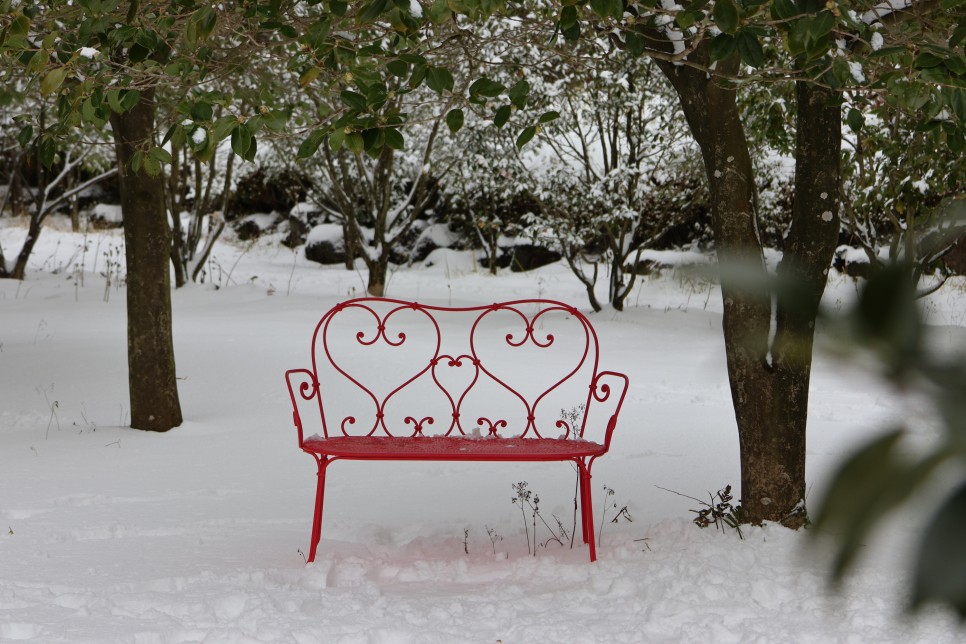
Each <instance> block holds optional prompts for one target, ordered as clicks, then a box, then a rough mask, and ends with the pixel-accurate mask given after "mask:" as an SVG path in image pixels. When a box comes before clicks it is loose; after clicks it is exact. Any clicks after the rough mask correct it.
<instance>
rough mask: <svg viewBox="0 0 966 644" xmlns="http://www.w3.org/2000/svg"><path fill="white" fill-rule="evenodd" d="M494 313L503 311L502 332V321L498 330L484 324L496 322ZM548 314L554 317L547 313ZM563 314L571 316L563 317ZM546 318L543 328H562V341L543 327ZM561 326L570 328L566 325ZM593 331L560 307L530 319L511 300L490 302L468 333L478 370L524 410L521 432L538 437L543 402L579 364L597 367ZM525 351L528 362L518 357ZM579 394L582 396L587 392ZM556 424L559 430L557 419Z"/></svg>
mask: <svg viewBox="0 0 966 644" xmlns="http://www.w3.org/2000/svg"><path fill="white" fill-rule="evenodd" d="M498 313H503V314H504V315H500V316H499V318H500V320H499V321H500V322H509V323H510V324H509V327H510V328H511V330H510V332H508V333H507V332H506V328H507V326H508V325H507V324H505V323H504V324H494V325H492V326H495V327H497V329H498V330H499V332H498V333H497V332H493V331H492V330H491V329H489V328H487V327H488V326H490V325H488V324H487V322H490V321H492V322H496V319H493V318H496V316H497V314H498ZM552 313H557V315H550V314H552ZM561 313H562V314H564V315H566V316H569V318H568V319H566V320H564V319H562V318H563V315H560V314H561ZM487 318H491V320H487ZM544 322H546V323H547V324H546V326H547V327H556V329H561V330H563V329H566V331H567V333H566V336H567V337H566V339H564V340H561V338H559V337H557V336H555V334H554V333H553V332H552V331H547V330H545V329H542V328H541V327H543V326H544V324H543V323H544ZM564 324H567V325H568V326H567V327H564V326H563V325H564ZM514 327H516V328H514ZM591 334H592V331H591V329H590V328H589V326H588V323H587V322H586V321H585V320H584V318H583V316H581V315H580V314H579V313H578V312H577V311H576V310H575V309H573V308H570V307H566V306H563V305H561V306H549V307H547V308H544V309H541V310H540V311H537V312H536V313H535V314H533V316H532V317H530V316H527V314H526V313H524V312H523V311H521V310H520V309H518V308H516V307H515V306H513V305H512V303H510V304H503V305H494V306H493V307H491V308H489V309H488V310H486V311H485V312H483V313H482V314H480V316H479V317H478V318H477V319H476V321H475V322H474V324H473V327H472V330H471V331H470V350H471V353H472V354H473V357H475V358H476V360H477V361H478V364H479V369H480V371H481V372H482V373H483V374H485V376H487V377H488V378H489V379H490V380H492V381H493V382H495V383H496V384H498V385H499V386H500V387H502V388H503V389H504V390H505V391H506V392H508V393H509V394H511V395H512V396H513V397H515V398H516V399H518V400H519V401H520V402H521V403H522V404H523V405H524V407H525V408H526V414H527V417H526V427H525V428H524V429H523V432H522V435H527V434H528V433H532V434H534V435H535V436H536V437H541V432H540V430H539V428H538V427H537V426H536V420H535V418H536V412H537V409H538V407H539V406H540V403H541V401H543V400H544V399H546V397H547V396H548V395H549V394H550V393H551V392H553V391H555V390H556V389H558V388H559V387H560V386H561V385H563V384H564V383H565V382H566V381H567V380H568V379H570V378H571V376H573V375H574V374H576V373H577V372H578V371H580V370H581V369H582V368H584V367H587V366H588V365H589V366H590V368H592V369H593V370H596V368H597V367H596V364H597V353H596V342H593V343H592V342H591ZM592 348H593V349H594V350H593V351H591V349H592ZM514 349H520V350H521V351H520V352H519V353H520V356H513V355H512V354H513V353H514V352H513V350H514ZM524 354H525V356H526V357H527V358H529V360H520V357H521V356H523V355H524ZM535 370H539V373H535ZM540 376H544V377H542V378H541V377H540ZM535 383H536V384H535ZM581 393H583V394H584V395H586V390H584V392H581ZM555 427H556V428H557V429H560V428H561V426H560V425H559V423H558V424H556V425H555ZM571 429H576V428H571ZM544 431H546V429H545V430H544ZM568 433H569V432H568Z"/></svg>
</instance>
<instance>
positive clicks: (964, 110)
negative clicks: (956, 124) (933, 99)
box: [944, 88, 966, 124]
mask: <svg viewBox="0 0 966 644" xmlns="http://www.w3.org/2000/svg"><path fill="white" fill-rule="evenodd" d="M944 98H945V100H946V104H947V105H949V108H950V109H951V110H952V111H953V114H955V115H956V118H957V119H959V121H960V123H963V124H966V90H963V89H960V88H955V89H952V88H951V89H948V90H944Z"/></svg>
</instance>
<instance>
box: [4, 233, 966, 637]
mask: <svg viewBox="0 0 966 644" xmlns="http://www.w3.org/2000/svg"><path fill="white" fill-rule="evenodd" d="M9 222H10V220H9V219H0V246H2V248H3V249H4V250H5V251H6V252H7V254H8V256H9V255H10V254H11V253H14V252H16V250H17V249H19V244H20V242H21V241H22V239H23V235H24V233H25V231H24V229H23V228H22V227H20V226H12V225H10V223H9ZM57 228H58V227H57V226H54V227H49V228H48V229H45V230H44V232H43V233H42V235H41V237H40V239H39V241H38V247H37V249H36V251H35V252H34V254H33V259H32V261H31V263H30V271H29V275H28V278H27V280H26V281H24V282H17V281H13V280H0V640H3V641H8V640H25V641H34V642H45V643H46V642H71V643H85V642H90V643H94V642H97V643H108V644H110V643H115V642H117V643H120V642H137V643H145V644H153V643H169V642H171V643H174V642H211V643H216V642H296V643H303V642H325V643H326V644H329V643H336V644H339V643H346V644H349V643H364V644H397V643H408V642H419V643H420V644H436V643H462V642H483V643H486V642H489V643H493V642H503V643H506V644H510V643H514V644H517V643H531V642H557V641H560V642H579V643H593V642H601V643H607V644H611V643H620V642H628V643H644V642H648V643H650V642H656V643H677V642H716V643H717V642H782V643H788V642H800V643H811V642H842V643H845V642H877V643H897V644H898V643H906V642H929V643H943V642H957V641H962V638H963V637H964V631H963V630H962V626H960V625H959V624H958V622H957V621H956V620H955V619H954V618H953V616H952V615H951V614H950V613H948V612H946V611H944V610H942V609H938V608H929V609H927V610H926V611H925V612H924V613H922V614H921V615H919V616H916V617H914V618H910V619H904V618H902V616H901V615H900V608H901V606H902V602H903V599H904V588H905V585H906V584H907V582H908V573H907V562H906V553H907V552H908V550H909V548H910V546H911V545H912V544H914V543H915V542H916V539H917V538H918V537H919V536H921V522H920V521H918V520H916V519H917V517H915V516H911V517H910V516H909V515H908V514H904V515H902V516H901V517H900V518H899V519H898V520H896V521H893V522H891V523H888V524H887V525H886V526H885V527H884V528H883V529H882V530H880V531H879V533H878V534H877V538H876V540H874V541H872V542H870V543H869V544H868V546H867V547H866V548H865V549H864V550H865V556H864V558H863V560H862V562H861V563H860V565H859V567H858V569H857V571H856V574H855V575H854V576H853V577H851V578H850V579H849V581H848V582H847V583H846V584H845V586H844V588H843V590H842V592H841V593H840V594H837V595H836V594H831V593H830V591H829V589H828V587H827V585H826V571H827V570H828V564H829V556H828V553H827V552H825V551H824V550H820V549H819V550H816V549H814V548H810V547H807V546H808V542H809V540H808V538H807V536H808V535H807V534H804V533H795V532H790V531H787V530H785V529H783V528H778V527H776V526H766V527H764V528H746V529H745V536H746V538H745V540H744V541H741V540H738V539H737V537H736V536H735V535H734V534H732V533H726V534H722V533H720V532H715V531H714V530H713V529H707V530H701V529H699V528H697V527H696V526H694V525H692V524H691V521H690V519H691V517H692V516H693V515H692V514H691V513H690V512H689V510H691V509H693V508H695V507H696V505H697V504H696V503H694V502H692V501H689V500H688V499H685V498H682V497H679V496H676V495H674V494H670V493H668V492H665V491H662V490H660V489H658V488H657V487H656V486H661V487H664V488H668V489H672V490H675V491H679V492H681V493H684V494H689V495H692V496H696V497H701V498H704V497H705V496H706V495H707V493H708V491H712V492H713V491H715V490H717V489H719V488H721V487H723V486H724V485H726V484H728V483H731V484H733V485H735V486H736V487H737V484H738V440H737V433H736V429H735V423H734V417H733V412H732V409H731V403H730V394H729V386H728V381H727V376H726V371H725V356H724V348H723V344H722V339H721V315H720V309H721V303H720V293H719V291H718V289H717V287H716V286H714V285H713V284H709V283H707V282H705V281H703V280H701V279H700V278H696V277H688V274H687V273H686V272H677V271H675V272H670V273H665V274H663V275H658V276H646V277H642V278H641V280H640V286H639V287H638V290H636V291H635V292H634V293H633V294H632V295H631V296H630V297H629V298H628V301H627V309H626V310H625V311H623V312H617V311H614V310H612V309H608V310H605V311H604V312H602V313H599V314H595V315H593V316H592V320H593V322H594V323H595V325H596V328H597V331H598V333H599V335H600V340H601V346H602V359H601V365H602V367H604V368H609V369H615V370H618V371H624V372H626V373H628V374H629V375H630V378H631V389H630V392H629V394H628V398H627V402H626V404H625V409H624V411H623V413H622V418H621V423H620V424H619V426H618V428H617V431H616V433H615V437H614V443H613V447H612V450H611V453H609V454H607V455H606V456H605V457H603V458H602V459H600V461H599V462H598V463H597V465H596V466H595V468H594V479H593V490H594V495H595V498H594V500H595V504H596V507H595V510H596V512H597V518H596V519H595V522H596V523H597V527H598V528H599V527H600V526H601V525H602V526H603V527H602V539H601V542H600V548H599V555H600V559H599V561H598V562H597V563H596V564H590V563H588V562H587V554H586V550H585V549H584V548H583V547H575V548H574V549H573V550H571V549H570V548H569V547H559V546H557V545H556V544H554V543H550V544H549V545H548V546H547V547H541V548H539V550H538V552H537V554H536V556H529V555H528V554H527V549H526V546H525V543H524V538H525V537H524V529H523V525H521V516H520V511H519V508H518V506H516V505H514V504H512V503H511V502H510V498H511V496H512V490H511V485H512V484H513V483H517V482H519V481H524V480H525V481H527V482H528V484H529V489H531V490H534V491H535V492H536V493H538V494H539V495H540V501H541V509H542V510H543V512H544V516H545V517H546V518H547V519H548V520H549V521H550V522H553V519H552V515H556V516H557V517H559V518H560V519H561V521H562V522H563V523H564V525H566V526H568V527H569V526H570V524H571V519H572V512H573V491H574V475H573V471H572V470H571V468H570V467H568V466H567V465H563V464H559V463H549V464H535V463H526V464H517V465H514V464H490V463H480V464H460V463H353V462H340V463H336V464H334V465H333V467H331V468H330V469H329V474H328V488H327V492H328V493H327V496H326V515H325V522H324V526H323V539H322V543H321V546H320V549H319V555H318V559H317V561H316V562H315V563H314V564H312V565H308V566H306V565H305V564H304V561H303V558H302V555H300V554H299V552H300V551H301V552H302V553H304V552H306V551H307V547H308V542H309V530H310V524H311V515H312V502H313V496H314V488H315V463H314V461H313V460H312V459H311V458H309V457H308V456H307V455H305V454H302V453H301V452H299V450H298V447H297V444H296V434H295V429H294V428H293V427H292V422H291V409H290V403H289V401H288V394H287V392H286V390H285V385H284V381H283V377H282V376H283V373H284V371H285V370H286V369H288V368H293V367H304V366H306V365H307V363H308V360H309V356H308V355H307V353H308V343H309V338H310V335H311V333H312V330H313V328H314V326H315V324H316V322H317V321H318V318H319V316H320V315H321V314H322V313H323V312H325V311H326V310H327V309H328V308H329V307H330V306H332V305H333V304H335V303H336V302H338V301H341V300H342V299H344V298H346V297H347V296H352V295H360V294H361V293H362V292H363V291H364V289H365V286H364V285H365V279H366V278H365V272H364V270H361V271H346V270H345V269H344V268H342V267H337V266H334V267H320V266H318V265H316V264H313V263H311V262H308V261H307V260H305V259H304V258H303V256H302V255H301V253H300V252H299V253H295V254H294V261H295V267H294V271H293V253H292V252H291V251H289V250H288V249H286V248H285V247H283V246H280V245H279V244H278V239H279V236H280V233H278V234H271V235H265V236H263V237H262V238H260V239H259V240H258V241H257V242H255V243H254V244H237V245H236V244H231V243H228V242H224V243H219V244H218V245H217V246H216V247H215V249H214V255H213V260H212V262H211V264H212V266H214V265H218V266H222V267H225V271H222V272H218V271H214V270H212V271H211V272H210V273H209V274H208V276H207V281H206V283H205V284H200V285H190V286H188V287H186V288H183V289H180V290H177V291H174V292H173V296H172V297H173V307H174V333H175V344H176V351H177V368H178V375H179V378H180V380H179V387H180V395H181V402H182V406H183V409H184V413H185V418H186V421H185V423H184V425H182V426H181V427H180V428H177V429H174V430H172V431H171V432H168V433H166V434H152V433H147V432H139V431H134V430H131V429H128V428H126V427H125V425H126V424H127V422H128V409H129V408H128V397H127V378H128V375H127V362H126V348H125V312H124V310H125V307H124V297H123V293H120V294H117V295H115V296H112V297H111V298H110V299H109V300H108V301H106V302H105V301H104V300H105V298H104V297H103V296H104V282H105V278H104V277H103V276H102V275H101V272H102V270H103V259H102V260H101V264H100V265H99V266H96V267H95V264H96V262H95V259H96V258H97V253H98V252H102V251H103V249H104V248H106V247H108V246H112V247H116V246H118V245H119V244H123V240H122V237H121V234H120V232H119V231H105V232H100V233H96V234H95V233H90V234H88V235H87V236H84V235H81V234H72V233H68V232H62V230H58V229H57ZM60 228H62V229H66V226H60ZM98 249H100V250H98ZM448 252H449V253H452V251H448ZM119 255H120V257H121V258H122V261H123V252H120V253H119ZM449 256H450V257H451V258H453V259H454V261H455V255H452V254H450V255H449ZM460 257H463V258H465V257H466V254H463V255H460ZM229 267H232V268H231V271H230V272H229V271H228V270H227V269H228V268H229ZM461 267H462V269H463V270H462V271H447V270H446V268H445V267H444V266H443V265H442V264H441V263H437V264H436V265H434V266H433V267H432V268H422V267H414V268H412V269H410V270H399V271H397V272H396V273H395V274H394V275H393V276H392V277H391V279H390V281H389V286H388V288H389V294H390V295H391V296H393V297H399V298H411V299H416V300H419V301H423V302H435V303H451V304H453V305H460V304H467V305H469V304H479V303H481V302H491V301H496V300H500V299H513V298H519V297H537V296H542V297H552V298H557V299H562V300H565V301H568V302H572V303H574V304H576V305H577V306H578V307H580V308H581V309H582V310H585V311H586V310H587V309H588V307H587V305H586V300H585V297H586V296H585V294H584V290H583V286H582V285H581V284H579V283H578V282H577V281H576V280H575V279H574V278H573V277H572V276H571V275H570V273H569V272H568V271H567V269H566V267H565V266H564V265H563V264H561V263H558V264H555V265H551V266H547V267H544V268H542V269H539V270H537V271H534V272H531V273H528V274H527V273H524V274H513V273H509V272H502V273H501V274H500V275H499V276H498V277H495V278H494V277H490V276H489V275H487V274H486V271H483V270H476V269H474V268H473V266H472V265H469V264H467V263H463V264H461ZM54 268H60V270H59V272H58V273H57V274H54V273H52V272H51V271H52V269H54ZM81 275H83V276H84V283H83V285H81V283H80V279H79V277H80V276H81ZM954 282H955V283H954V284H952V285H951V286H950V285H947V286H946V287H945V288H944V289H942V290H941V291H940V292H939V294H938V295H937V296H936V297H934V298H933V299H931V300H929V302H928V303H927V309H928V311H929V315H930V319H931V320H932V322H933V323H935V324H936V325H938V326H937V327H936V330H937V331H939V333H938V334H937V335H938V336H939V337H938V339H937V342H940V343H945V345H948V347H949V348H950V350H951V349H952V348H954V347H956V346H961V344H962V341H963V339H964V338H966V334H964V332H963V328H962V324H963V321H964V320H963V317H964V314H963V310H964V306H963V297H964V295H963V293H964V288H963V282H962V281H957V280H954ZM214 286H219V287H220V288H219V289H217V290H216V289H215V288H214ZM112 288H116V287H112ZM112 292H113V290H112ZM286 293H288V295H285V294H286ZM854 296H855V286H854V284H853V282H852V280H851V279H848V278H842V277H835V276H833V282H832V284H831V286H830V290H829V294H828V298H827V302H828V304H829V305H830V306H831V307H833V308H835V307H837V306H842V305H843V304H845V303H848V302H850V301H851V300H852V299H853V298H854ZM820 344H822V343H820ZM813 377H814V382H813V386H812V392H811V405H812V407H811V415H810V434H809V455H808V458H809V461H808V480H809V484H810V489H809V496H808V499H807V500H808V502H809V504H811V503H814V502H816V501H817V499H818V498H819V497H820V496H821V494H822V489H823V488H824V486H825V485H826V484H827V477H828V475H829V473H830V470H831V468H832V467H834V465H835V464H836V463H837V462H838V461H839V459H840V458H841V457H842V456H843V455H844V454H845V453H847V452H848V450H849V449H850V448H852V447H853V446H855V445H856V444H857V443H858V442H860V441H862V440H864V439H866V438H868V437H870V436H872V435H874V434H875V433H877V432H878V431H880V430H881V429H883V428H884V427H885V426H886V425H887V424H888V423H890V422H892V421H894V420H895V419H896V417H897V416H898V415H900V414H902V413H903V412H904V411H907V409H906V406H907V405H910V404H914V403H910V402H905V403H904V402H903V401H902V400H901V399H899V398H898V397H897V396H896V395H895V394H894V392H892V391H891V390H889V389H886V388H885V387H884V386H883V385H882V384H880V383H879V381H878V380H877V379H876V378H874V377H873V376H871V375H870V374H868V373H866V372H864V371H862V370H860V369H858V368H855V367H851V366H848V365H845V364H843V363H841V362H839V361H838V360H837V359H836V358H834V357H832V356H831V355H830V354H828V353H825V352H821V351H820V353H819V355H818V356H817V359H816V362H815V366H814V369H813ZM919 416H920V417H921V418H924V419H926V420H920V421H919V422H917V423H916V424H914V426H913V431H914V433H915V437H916V438H917V439H918V440H920V441H928V440H931V439H933V438H934V437H935V435H936V432H937V430H936V428H935V426H934V425H933V424H931V423H930V422H928V420H927V419H928V414H920V415H919ZM604 485H607V486H609V487H611V488H613V489H614V490H615V491H616V493H615V495H614V496H612V497H609V498H610V499H612V500H613V501H615V502H616V503H617V504H618V507H621V506H623V505H625V504H626V505H627V507H628V510H629V512H630V514H631V516H632V517H633V519H634V521H633V522H632V523H628V522H621V523H617V524H612V523H610V522H609V521H610V519H609V518H610V517H611V516H613V515H614V514H615V513H616V508H614V507H609V508H607V511H608V515H607V517H605V518H604V521H603V522H602V523H601V511H602V510H604V509H605V508H603V507H602V505H603V504H602V503H601V500H602V499H603V498H604V497H603V493H604V489H603V486H604ZM464 530H469V532H468V537H467V538H466V545H465V547H466V549H468V550H469V554H465V552H464ZM488 530H492V531H494V533H493V534H494V536H493V537H492V541H491V537H490V536H489V535H488Z"/></svg>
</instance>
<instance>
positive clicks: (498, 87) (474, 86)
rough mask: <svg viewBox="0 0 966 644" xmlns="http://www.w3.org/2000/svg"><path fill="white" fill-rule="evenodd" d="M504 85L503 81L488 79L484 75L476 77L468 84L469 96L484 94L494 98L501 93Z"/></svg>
mask: <svg viewBox="0 0 966 644" xmlns="http://www.w3.org/2000/svg"><path fill="white" fill-rule="evenodd" d="M505 89H506V86H505V85H504V84H503V83H499V82H497V81H494V80H490V79H489V78H487V77H486V76H483V77H482V78H478V79H476V80H475V81H473V82H472V83H471V84H470V96H486V97H488V98H495V97H497V96H499V95H500V94H502V93H503V90H505Z"/></svg>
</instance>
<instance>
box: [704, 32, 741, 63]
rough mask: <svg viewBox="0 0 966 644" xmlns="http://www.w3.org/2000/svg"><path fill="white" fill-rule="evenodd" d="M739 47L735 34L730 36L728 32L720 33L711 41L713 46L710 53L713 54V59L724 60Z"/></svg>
mask: <svg viewBox="0 0 966 644" xmlns="http://www.w3.org/2000/svg"><path fill="white" fill-rule="evenodd" d="M737 48H738V43H737V41H736V40H735V37H734V36H729V35H728V34H718V35H717V36H715V37H714V39H712V41H711V48H710V50H709V54H710V55H711V60H712V62H713V61H716V60H723V59H725V58H727V57H728V56H731V55H732V54H733V53H735V50H737Z"/></svg>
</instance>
